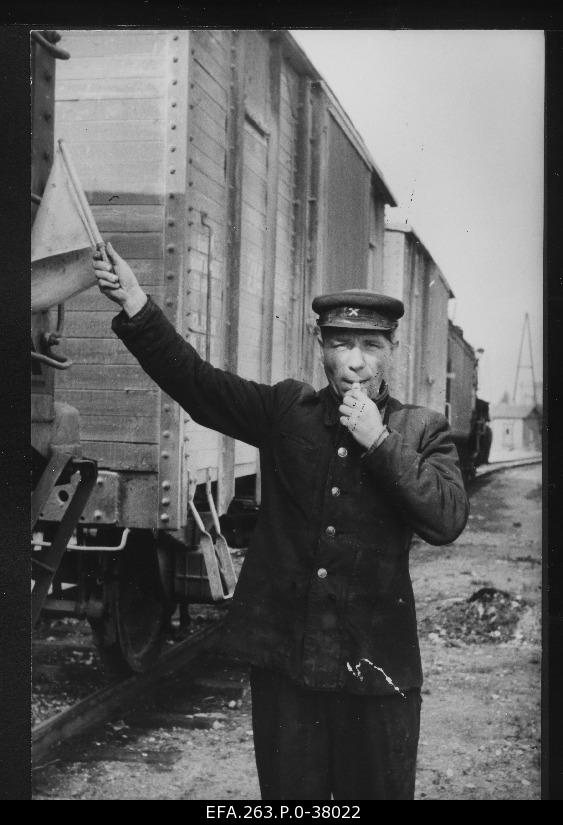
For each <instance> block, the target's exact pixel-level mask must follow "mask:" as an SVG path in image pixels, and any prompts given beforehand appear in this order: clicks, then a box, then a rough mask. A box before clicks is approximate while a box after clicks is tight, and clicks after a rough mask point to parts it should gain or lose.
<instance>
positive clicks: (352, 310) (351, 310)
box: [344, 307, 360, 318]
mask: <svg viewBox="0 0 563 825" xmlns="http://www.w3.org/2000/svg"><path fill="white" fill-rule="evenodd" d="M359 311H360V309H359V307H346V309H345V310H344V312H345V313H346V315H347V316H348V318H352V317H354V316H355V317H356V318H357V317H358V312H359Z"/></svg>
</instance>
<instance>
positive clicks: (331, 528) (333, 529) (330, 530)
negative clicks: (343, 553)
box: [325, 525, 336, 536]
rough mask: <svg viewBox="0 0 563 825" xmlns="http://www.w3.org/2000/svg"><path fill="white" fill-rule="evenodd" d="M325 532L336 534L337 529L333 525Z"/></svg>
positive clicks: (330, 534)
mask: <svg viewBox="0 0 563 825" xmlns="http://www.w3.org/2000/svg"><path fill="white" fill-rule="evenodd" d="M325 533H326V534H327V536H334V534H335V533H336V529H335V528H334V527H332V525H331V526H330V527H327V528H326V530H325Z"/></svg>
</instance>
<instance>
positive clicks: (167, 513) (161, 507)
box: [158, 31, 190, 529]
mask: <svg viewBox="0 0 563 825" xmlns="http://www.w3.org/2000/svg"><path fill="white" fill-rule="evenodd" d="M164 36H165V37H166V38H167V40H168V44H167V46H168V48H167V52H166V54H167V57H166V59H167V61H168V65H167V71H166V80H165V82H166V84H167V88H166V95H165V101H166V127H167V128H166V136H167V140H166V145H165V148H164V151H165V158H164V174H165V190H164V191H165V194H164V197H165V205H164V253H163V254H164V287H163V310H164V313H165V315H166V316H167V318H168V319H169V320H170V321H171V323H172V324H173V325H174V326H175V327H179V325H180V319H181V317H182V313H183V299H184V267H185V261H186V249H185V247H186V243H187V239H186V235H187V233H186V224H187V220H186V198H187V188H188V187H187V162H186V145H187V119H188V48H189V39H190V34H189V32H188V31H175V32H170V33H166V34H165V35H164ZM160 405H161V406H160V444H159V461H158V469H159V477H158V496H159V500H158V514H159V516H158V518H159V526H160V527H161V528H172V529H177V528H179V527H181V526H182V525H183V523H184V522H185V513H186V511H187V500H186V494H185V491H184V489H183V488H184V486H185V485H184V479H183V464H184V455H183V450H184V438H183V422H184V415H183V413H182V411H181V410H180V409H179V407H178V405H177V404H173V403H172V401H171V399H170V398H169V397H168V396H167V395H165V393H161V402H160Z"/></svg>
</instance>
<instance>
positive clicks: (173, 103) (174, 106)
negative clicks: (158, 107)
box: [170, 100, 178, 109]
mask: <svg viewBox="0 0 563 825" xmlns="http://www.w3.org/2000/svg"><path fill="white" fill-rule="evenodd" d="M170 105H171V106H172V108H173V109H175V108H176V106H177V105H178V104H177V102H176V101H175V100H173V101H172V103H171V104H170Z"/></svg>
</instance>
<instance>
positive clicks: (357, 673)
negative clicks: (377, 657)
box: [346, 659, 406, 699]
mask: <svg viewBox="0 0 563 825" xmlns="http://www.w3.org/2000/svg"><path fill="white" fill-rule="evenodd" d="M363 662H365V663H366V664H368V665H369V666H370V667H372V668H374V670H378V671H379V672H380V673H381V674H382V675H383V678H384V679H385V681H386V682H387V684H388V685H391V687H392V688H393V690H396V691H397V693H400V694H401V696H402V697H403V699H405V698H406V697H405V694H404V693H403V691H402V690H401V689H400V688H398V687H397V685H396V684H395V683H394V682H393V680H392V679H391V677H390V676H388V675H387V674H386V673H385V671H384V670H383V668H382V667H378V666H377V665H374V663H373V662H370V660H369V659H360V661H359V662H358V664H357V665H351V664H350V662H347V663H346V667H347V668H348V670H349V671H350V673H351V674H352V675H353V676H355V677H356V679H359V680H360V682H363V681H364V677H363V676H362V673H361V670H360V668H361V666H362V663H363Z"/></svg>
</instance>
